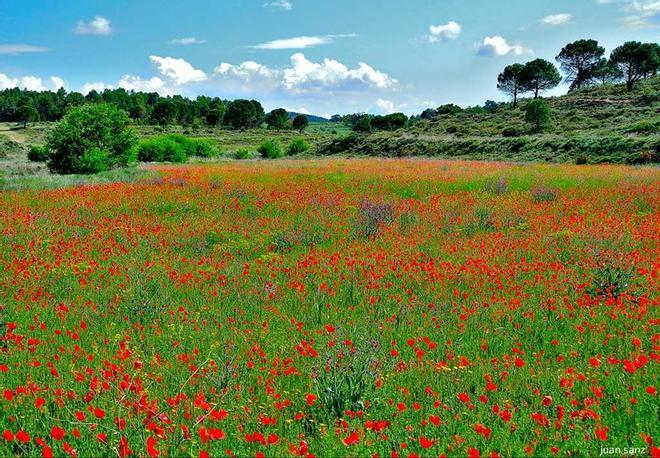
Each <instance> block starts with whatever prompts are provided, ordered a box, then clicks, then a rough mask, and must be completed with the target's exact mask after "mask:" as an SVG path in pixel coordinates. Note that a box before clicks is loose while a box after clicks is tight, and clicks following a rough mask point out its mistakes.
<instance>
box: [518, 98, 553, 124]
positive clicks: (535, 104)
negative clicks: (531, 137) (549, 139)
mask: <svg viewBox="0 0 660 458" xmlns="http://www.w3.org/2000/svg"><path fill="white" fill-rule="evenodd" d="M524 110H525V121H527V122H529V123H530V124H532V125H533V126H534V130H535V131H536V132H539V131H540V130H541V129H542V128H543V127H544V126H546V125H547V124H548V123H549V122H550V117H551V113H552V112H551V110H550V104H549V103H548V102H547V101H545V100H541V99H536V100H532V101H531V102H529V103H528V104H527V105H526V106H525V108H524Z"/></svg>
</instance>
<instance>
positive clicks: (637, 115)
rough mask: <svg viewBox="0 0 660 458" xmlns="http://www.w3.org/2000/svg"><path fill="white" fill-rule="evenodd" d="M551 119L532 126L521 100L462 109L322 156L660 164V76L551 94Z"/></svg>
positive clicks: (342, 142)
mask: <svg viewBox="0 0 660 458" xmlns="http://www.w3.org/2000/svg"><path fill="white" fill-rule="evenodd" d="M546 100H548V102H549V103H550V105H551V107H552V119H551V125H550V126H548V127H547V128H546V129H545V130H544V131H543V132H542V133H533V132H530V126H529V124H528V123H526V122H525V120H524V117H525V113H524V111H523V108H524V106H525V105H526V104H527V103H528V102H529V100H521V101H520V103H519V106H518V107H517V108H513V107H511V106H510V105H509V106H505V107H501V108H498V109H497V110H495V111H494V112H490V113H489V112H486V111H485V110H483V109H481V110H474V109H463V110H459V111H457V112H455V113H451V114H442V115H439V116H437V117H436V118H435V119H432V120H418V121H416V122H413V123H411V125H409V126H408V127H406V128H404V129H399V130H397V131H394V132H374V133H371V134H367V135H365V134H354V135H350V136H348V137H346V138H343V139H336V140H333V141H331V142H329V143H328V144H326V145H325V147H323V148H321V151H320V153H321V154H359V155H373V156H390V157H391V156H396V157H398V156H434V157H452V158H464V159H489V160H514V161H518V160H519V161H544V162H580V163H583V162H587V163H601V162H615V163H629V164H640V163H658V162H660V76H657V77H654V78H649V79H648V80H645V81H642V82H640V83H638V85H637V86H636V88H635V90H633V91H631V92H628V91H627V90H626V88H625V85H612V84H607V85H603V86H596V87H591V88H587V89H583V90H580V91H575V92H572V93H570V94H567V95H564V96H560V97H551V98H547V99H546Z"/></svg>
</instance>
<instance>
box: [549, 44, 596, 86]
mask: <svg viewBox="0 0 660 458" xmlns="http://www.w3.org/2000/svg"><path fill="white" fill-rule="evenodd" d="M603 54H605V48H603V47H602V46H599V45H598V42H597V41H596V40H577V41H574V42H573V43H568V44H567V45H566V46H564V47H563V48H562V50H561V51H560V53H559V55H557V61H558V62H559V63H560V65H561V69H562V70H563V71H564V73H565V74H566V82H568V83H570V90H575V89H580V88H581V87H582V86H584V85H587V84H589V83H590V82H591V81H592V80H594V79H595V78H596V76H597V75H596V70H597V69H599V67H600V66H601V65H602V62H601V58H602V57H603Z"/></svg>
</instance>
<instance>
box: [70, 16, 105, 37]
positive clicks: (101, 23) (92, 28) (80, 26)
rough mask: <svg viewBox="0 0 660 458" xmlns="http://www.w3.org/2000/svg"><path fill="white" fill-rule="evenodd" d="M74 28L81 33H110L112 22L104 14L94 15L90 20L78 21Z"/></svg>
mask: <svg viewBox="0 0 660 458" xmlns="http://www.w3.org/2000/svg"><path fill="white" fill-rule="evenodd" d="M74 30H75V32H76V33H77V34H80V35H110V34H111V33H112V24H110V21H109V20H108V19H106V18H104V17H103V16H94V19H92V20H91V21H89V22H84V21H78V23H77V24H76V28H75V29H74Z"/></svg>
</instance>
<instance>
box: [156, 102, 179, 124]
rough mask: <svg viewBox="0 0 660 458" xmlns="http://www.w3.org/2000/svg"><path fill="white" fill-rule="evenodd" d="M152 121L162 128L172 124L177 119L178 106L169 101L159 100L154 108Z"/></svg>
mask: <svg viewBox="0 0 660 458" xmlns="http://www.w3.org/2000/svg"><path fill="white" fill-rule="evenodd" d="M151 119H152V121H153V122H155V123H156V124H160V125H161V126H166V125H168V124H172V122H173V121H174V120H175V119H176V106H175V105H174V103H173V102H172V101H171V100H169V99H159V100H158V101H157V102H156V104H155V105H154V107H153V111H152V112H151Z"/></svg>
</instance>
